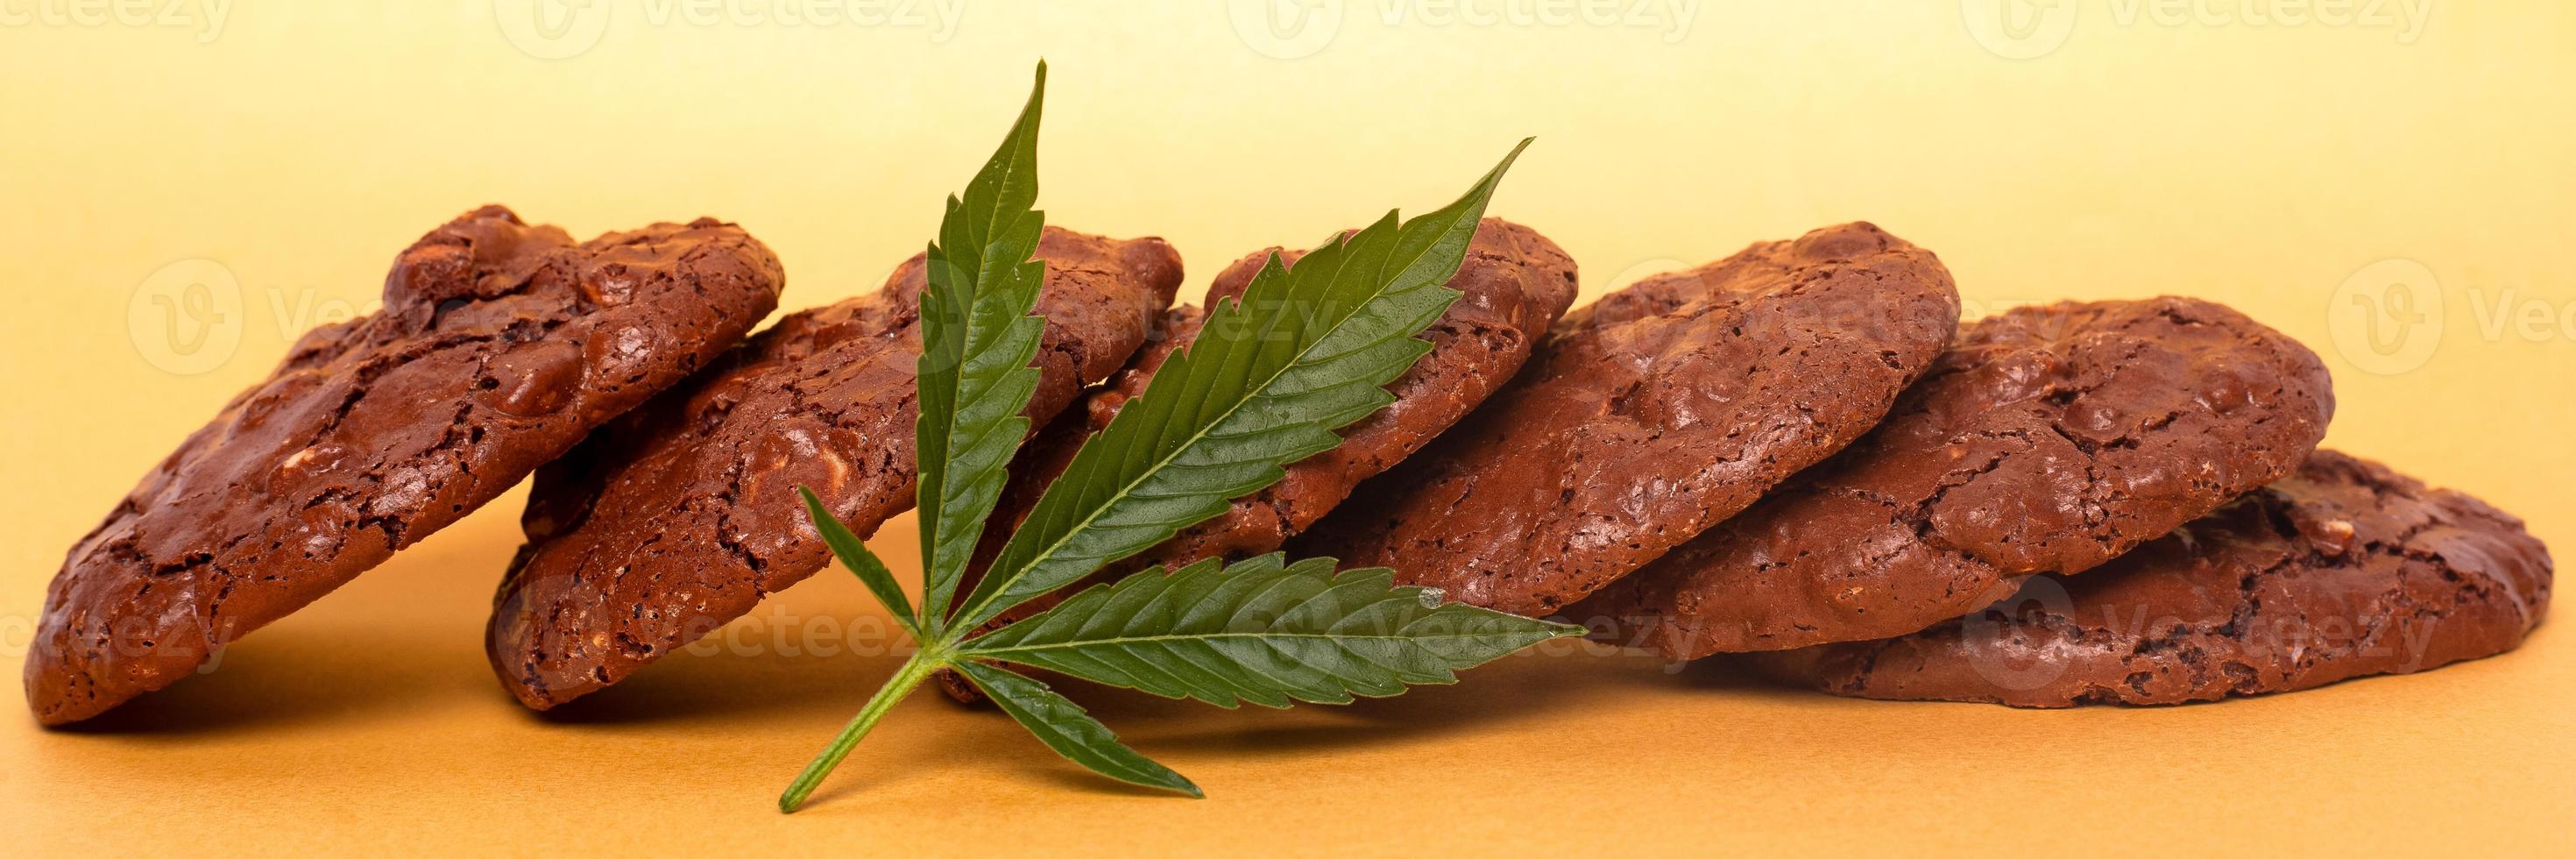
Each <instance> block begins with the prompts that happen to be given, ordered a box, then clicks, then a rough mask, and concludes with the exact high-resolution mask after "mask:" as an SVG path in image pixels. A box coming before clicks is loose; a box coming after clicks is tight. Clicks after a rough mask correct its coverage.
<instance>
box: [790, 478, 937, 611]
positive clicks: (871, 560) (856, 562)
mask: <svg viewBox="0 0 2576 859" xmlns="http://www.w3.org/2000/svg"><path fill="white" fill-rule="evenodd" d="M796 492H797V494H799V495H803V496H805V513H806V515H808V516H812V517H813V518H814V530H816V531H819V532H822V534H823V545H826V546H830V547H832V555H833V557H837V558H840V559H841V566H844V567H848V568H850V572H851V573H852V574H854V575H857V576H858V577H859V581H860V582H861V583H863V584H866V585H867V586H868V592H869V593H873V594H876V595H877V601H878V602H882V603H885V606H886V609H887V610H888V611H891V612H893V613H894V619H895V622H896V623H900V624H903V628H904V629H905V630H907V631H910V632H911V633H912V634H913V635H916V636H918V635H920V634H921V621H920V620H919V619H917V618H915V617H914V616H913V613H912V602H911V601H910V600H906V599H904V598H903V585H901V584H897V583H896V582H895V580H894V573H893V571H890V570H887V569H886V565H885V562H884V561H881V560H877V553H875V552H871V551H868V544H866V543H862V542H859V535H857V534H853V533H850V526H848V525H844V524H841V520H840V517H837V516H834V515H832V511H829V510H825V509H823V499H820V498H816V497H814V490H811V489H807V488H805V487H802V486H799V487H796Z"/></svg>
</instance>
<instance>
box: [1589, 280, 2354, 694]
mask: <svg viewBox="0 0 2576 859" xmlns="http://www.w3.org/2000/svg"><path fill="white" fill-rule="evenodd" d="M2333 411H2334V399H2333V394H2332V388H2331V385H2330V383H2329V382H2328V380H2327V378H2326V371H2325V367H2324V365H2322V364H2320V363H2318V361H2317V357H2316V355H2314V354H2313V353H2310V352H2309V351H2308V350H2307V349H2306V348H2305V347H2302V346H2300V345H2299V344H2298V343H2297V342H2296V341H2293V340H2291V339H2290V338H2288V337H2285V336H2282V335H2281V334H2280V333H2279V332H2276V331H2273V330H2272V329H2270V328H2266V327H2264V326H2263V325H2262V324H2260V323H2257V322H2255V321H2253V320H2251V319H2247V318H2245V316H2244V315H2243V314H2239V313H2237V312H2235V311H2233V310H2229V309H2227V308H2225V307H2222V306H2219V305H2216V304H2211V303H2209V302H2205V301H2198V300H2193V299H2186V298H2158V299H2152V300H2147V301H2110V302H2093V303H2065V304H2055V305H2049V306H2045V307H2024V308H2020V309H2016V310H2014V311H2012V312H2010V313H2006V314H2003V315H2000V316H1995V317H1990V318H1987V319H1984V320H1982V321H1979V322H1978V323H1977V324H1975V325H1974V326H1972V327H1971V328H1970V329H1969V331H1968V333H1967V335H1966V336H1965V337H1963V338H1962V339H1961V342H1960V343H1959V344H1958V345H1957V346H1956V347H1954V348H1952V349H1951V350H1950V351H1949V352H1948V353H1946V354H1944V355H1943V356H1942V357H1941V360H1940V361H1939V362H1938V363H1937V364H1935V365H1934V367H1933V369H1932V372H1931V373H1930V374H1929V375H1927V376H1925V377H1924V379H1923V381H1922V382H1920V383H1917V384H1916V385H1915V386H1914V387H1913V388H1912V389H1909V390H1907V391H1906V392H1905V396H1904V399H1903V401H1902V402H1900V403H1899V404H1898V405H1897V407H1896V409H1895V410H1894V411H1892V412H1890V413H1889V415H1888V418H1887V421H1886V422H1885V423H1883V424H1880V425H1879V427H1878V429H1876V430H1873V431H1872V432H1871V433H1870V434H1869V437H1867V438H1864V439H1862V440H1861V441H1860V442H1859V443H1857V444H1854V445H1852V447H1851V449H1850V450H1846V451H1844V452H1843V453H1842V454H1840V455H1838V456H1835V457H1834V458H1833V459H1831V460H1828V461H1827V462H1825V463H1824V464H1823V465H1820V466H1817V467H1816V468H1815V469H1813V470H1811V471H1809V472H1807V473H1805V474H1801V475H1799V476H1798V479H1796V480H1793V481H1791V482H1789V483H1788V484H1787V485H1784V486H1783V487H1781V489H1780V490H1779V491H1777V492H1774V493H1772V495H1771V496H1770V497H1767V498H1764V499H1763V500H1762V503H1760V504H1757V505H1755V506H1754V507H1753V509H1751V510H1747V511H1745V513H1744V515H1741V516H1737V517H1735V518H1734V519H1731V520H1728V521H1727V522H1725V523H1723V524H1721V525H1719V526H1717V527H1716V528H1712V529H1710V530H1709V532H1708V533H1706V534H1702V535H1700V536H1699V537H1698V538H1697V539H1694V540H1692V541H1690V542H1689V543H1686V544H1684V545H1683V546H1682V547H1681V548H1678V549H1675V550H1673V552H1672V553H1671V554H1668V555H1665V556H1664V557H1663V558H1661V559H1659V560H1657V561H1656V562H1655V563H1653V564H1650V565H1647V567H1646V568H1645V569H1643V570H1639V571H1638V572H1637V574H1636V575H1634V576H1630V577H1629V578H1628V579H1627V580H1625V581H1622V582H1620V583H1619V584H1618V585H1616V586H1614V587H1612V588H1609V589H1607V590H1605V591H1603V592H1602V593H1601V594H1598V595H1596V596H1595V597H1594V598H1592V599H1591V600H1588V601H1586V602H1585V603H1583V604H1581V605H1578V606H1576V607H1575V608H1574V609H1572V610H1570V611H1568V612H1567V615H1568V616H1569V617H1571V618H1573V619H1575V620H1577V621H1579V622H1583V623H1587V624H1592V625H1594V626H1595V627H1596V629H1601V630H1604V631H1602V632H1601V633H1600V634H1601V636H1602V637H1603V638H1606V639H1610V640H1614V641H1618V642H1621V643H1629V644H1639V645H1642V646H1645V647H1648V648H1651V649H1653V650H1655V651H1657V652H1659V653H1662V654H1663V655H1665V656H1669V657H1673V658H1678V659H1688V658H1696V657H1699V656H1704V655H1707V654H1709V653H1716V652H1727V651H1750V650H1784V649H1788V648H1792V647H1804V646H1807V645H1811V644H1821V643H1825V642H1832V641H1857V640H1863V639H1872V638H1884V637H1887V636H1891V635H1902V634H1904V633H1908V632H1913V631H1915V630H1918V629H1922V628H1924V627H1927V626H1931V625H1932V624H1935V623H1939V622H1941V621H1944V620H1948V619H1951V618H1955V617H1959V616H1961V615H1964V614H1967V613H1968V612H1970V611H1974V610H1976V609H1977V608H1979V607H1981V606H1984V605H1986V604H1988V603H1992V602H1994V601H1995V600H1997V599H2000V598H2002V597H2003V596H2005V595H2007V594H2010V593H2012V592H2013V588H2014V587H2015V586H2017V584H2018V580H2019V579H2020V578H2021V577H2023V576H2027V575H2030V574H2033V573H2043V572H2049V573H2074V572H2080V571H2083V570H2086V569H2089V568H2092V567H2093V566H2095V565H2098V564H2101V563H2102V562H2104V561H2108V560H2110V559H2111V558H2114V557H2117V556H2118V555H2119V554H2120V553H2122V552H2126V551H2128V550H2129V549H2130V548H2131V547H2134V546H2137V545H2138V544H2140V543H2143V542H2146V541H2148V540H2151V539H2154V538H2156V537H2159V536H2162V535H2163V534H2164V533H2165V532H2167V531H2171V530H2173V529H2174V528H2175V527H2177V526H2180V525H2181V524H2182V523H2184V522H2187V521H2190V520H2192V519H2194V518H2197V517H2199V516H2200V515H2201V514H2204V513H2207V512H2209V511H2211V510H2214V509H2216V508H2217V507H2218V506H2219V505H2220V504H2224V503H2226V502H2227V501H2228V500H2229V499H2232V498H2235V497H2236V496H2237V495H2240V494H2243V493H2244V492H2246V491H2248V490H2251V489H2254V488H2255V487H2259V486H2262V485H2264V484H2267V483H2270V482H2272V481H2273V480H2275V479H2278V478H2280V477H2281V476H2282V475H2285V474H2288V473H2289V472H2290V470H2291V469H2293V468H2295V467H2297V465H2298V463H2299V461H2300V460H2302V459H2305V458H2306V457H2307V455H2308V452H2309V451H2310V450H2312V449H2314V448H2315V447H2316V444H2317V441H2318V440H2319V439H2320V438H2323V437H2324V435H2325V431H2326V421H2327V419H2328V418H2329V417H2330V416H2331V415H2332V414H2333Z"/></svg>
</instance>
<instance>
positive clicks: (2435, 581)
mask: <svg viewBox="0 0 2576 859" xmlns="http://www.w3.org/2000/svg"><path fill="white" fill-rule="evenodd" d="M2553 578H2554V574H2553V570H2552V564H2551V561H2550V558H2549V552H2548V549H2547V547H2545V546H2543V545H2541V543H2540V541H2539V540H2538V539H2535V538H2533V537H2532V536H2531V535H2530V534H2528V533H2525V532H2524V530H2523V527H2522V521H2521V520H2519V519H2516V518H2514V517H2513V516H2511V515H2509V514H2506V513H2504V512H2502V511H2499V510H2496V509H2495V508H2493V507H2489V506H2487V505H2486V504H2485V503H2484V502H2481V501H2479V500H2478V499H2476V498H2472V497H2470V496H2468V495H2465V494H2462V493H2459V492H2454V491H2451V490H2447V489H2428V488H2426V487H2425V486H2424V484H2422V483H2420V482H2418V481H2416V480H2414V479H2412V478H2408V477H2405V476H2402V475H2399V474H2397V473H2395V472H2393V471H2391V470H2389V469H2388V467H2386V466H2383V465H2380V464H2379V463H2376V462H2370V461H2368V460H2363V459H2359V458H2355V457H2351V456H2346V455H2343V454H2340V453H2336V452H2333V451H2323V450H2321V451H2318V452H2317V453H2316V454H2315V455H2314V456H2312V457H2310V458H2309V459H2308V461H2307V463H2306V464H2304V465H2302V466H2300V468H2299V470H2298V472H2297V473H2296V474H2294V475H2292V476H2290V477H2288V478H2286V479H2283V480H2281V481H2280V482H2278V483H2275V484H2273V485H2272V486H2270V487H2268V488H2265V489H2261V490H2256V491H2255V492H2253V493H2250V494H2248V495H2246V496H2244V497H2243V498H2240V499H2238V500H2236V501H2235V502H2232V503H2230V504H2229V505H2227V506H2226V507H2224V508H2222V509H2220V510H2219V511H2218V512H2216V513H2212V514H2210V515H2208V516H2205V517H2202V518H2200V519H2198V520H2195V521H2193V522H2191V523H2190V524H2188V525H2185V526H2183V527H2182V529H2181V530H2179V531H2176V532H2175V533H2173V534H2171V535H2169V536H2166V537H2164V538H2162V539H2158V540H2156V541H2153V542H2151V543H2148V544H2147V545H2145V546H2141V547H2139V548H2138V550H2137V551H2134V552H2131V553H2129V554H2127V555H2123V556H2121V557H2120V558H2119V559H2117V560H2114V561H2112V562H2111V563H2109V564H2107V565H2104V566H2103V567H2102V568H2100V569H2097V570H2094V571H2093V572H2090V573H2086V574H2084V575H2081V576H2074V577H2067V578H2061V577H2057V576H2038V577H2033V578H2031V579H2030V580H2029V581H2028V582H2026V583H2025V584H2024V585H2023V587H2022V589H2021V590H2020V592H2018V593H2017V594H2015V595H2014V596H2013V597H2012V598H2010V599H2008V600H2006V601H2005V602H2003V603H2000V604H1997V605H1995V606H1993V607H1990V608H1988V609H1986V610H1984V611H1982V612H1978V613H1976V614H1974V615H1970V616H1968V617H1965V618H1960V619H1956V620H1952V621H1948V622H1945V623H1942V624H1940V625H1938V626H1935V627H1933V628H1931V629H1928V630H1924V631H1921V632H1917V633H1913V634H1910V635H1904V636H1898V637H1896V638H1892V639H1886V640H1881V641H1866V642H1847V643H1841V644H1830V645H1824V646H1820V647H1810V648H1803V649H1799V650H1790V651H1782V652H1777V653H1761V654H1754V655H1752V656H1749V657H1747V659H1748V661H1750V662H1751V663H1752V664H1753V665H1754V666H1756V667H1757V669H1758V670H1760V671H1762V672H1763V673H1766V674H1769V675H1772V676H1774V677H1777V678H1779V679H1782V680H1785V681H1787V682H1791V683H1796V684H1800V685H1811V686H1815V687H1817V688H1819V689H1823V690H1825V691H1828V692H1832V693H1834V694H1838V695H1848V696H1855V697H1865V698H1884V699H1898V700H1945V701H1982V702H1990V703H1998V704H2007V705H2011V706H2016V707H2069V706H2076V705H2080V704H2094V703H2118V704H2178V703H2183V702H2188V701H2214V700H2218V699H2220V698H2224V697H2227V696H2230V695H2255V694H2261V693H2266V692H2285V691H2291V690H2297V689H2309V688H2314V687H2317V686H2323V685H2325V684H2328V683H2333V682H2336V681H2339V680H2345V679H2349V678H2354V677H2362V676H2367V675H2372V674H2404V673H2411V672H2415V671H2423V670H2427V669H2431V668H2436V667H2440V666H2442V665H2447V664H2450V663H2453V662H2458V661H2462V660H2467V659H2478V658H2482V657H2486V656H2493V655H2495V654H2498V653H2502V652H2505V651H2507V650H2511V649H2513V648H2514V647H2515V646H2517V645H2519V644H2521V643H2522V641H2523V639H2524V637H2525V636H2527V635H2528V634H2529V633H2530V632H2531V630H2532V629H2533V628H2534V627H2536V626H2538V625H2539V623H2540V621H2541V619H2542V616H2543V615H2545V614H2546V613H2547V612H2548V610H2549V594H2550V588H2551V584H2552V580H2553Z"/></svg>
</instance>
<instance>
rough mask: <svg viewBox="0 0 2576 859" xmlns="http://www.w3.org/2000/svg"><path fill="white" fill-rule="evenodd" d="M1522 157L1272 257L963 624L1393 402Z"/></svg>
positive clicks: (1147, 540)
mask: <svg viewBox="0 0 2576 859" xmlns="http://www.w3.org/2000/svg"><path fill="white" fill-rule="evenodd" d="M1528 146H1529V141H1526V140H1524V141H1521V144H1520V146H1517V147H1514V148H1513V149H1512V152H1511V154H1510V155H1507V156H1504V158H1503V162H1502V163H1501V164H1497V165H1495V166H1494V169H1493V170H1492V171H1491V172H1488V173H1486V174H1485V177H1484V179H1483V180H1481V181H1479V182H1477V183H1476V186H1475V187H1474V188H1473V189H1471V190H1469V191H1468V192H1467V195H1466V196H1464V197H1460V198H1459V199H1458V201H1457V202H1455V203H1451V204H1449V205H1448V206H1447V207H1445V208H1442V209H1440V210H1438V211H1435V212H1432V213H1430V214H1427V215H1423V216H1421V217H1418V218H1414V219H1413V220H1411V221H1407V222H1404V223H1403V224H1402V225H1401V226H1398V225H1397V222H1396V214H1395V213H1394V212H1392V211H1389V212H1387V213H1386V216H1385V217H1383V218H1380V219H1378V221H1377V223H1374V224H1371V225H1369V226H1368V227H1367V228H1365V229H1362V230H1360V231H1359V232H1358V233H1356V234H1353V235H1352V236H1350V237H1349V238H1348V239H1346V240H1342V241H1327V242H1325V243H1324V244H1323V246H1321V247H1318V248H1316V249H1315V250H1314V251H1313V252H1311V253H1309V254H1307V255H1306V256H1305V257H1304V258H1303V259H1300V260H1298V261H1297V267H1296V268H1294V269H1290V268H1287V267H1286V266H1284V265H1281V264H1280V262H1279V257H1278V255H1276V254H1273V255H1272V256H1271V258H1270V260H1269V261H1268V262H1266V263H1264V264H1263V265H1262V267H1261V271H1260V273H1259V274H1256V275H1254V276H1253V279H1252V283H1251V284H1250V285H1249V286H1247V287H1246V288H1245V289H1244V292H1243V296H1242V298H1241V299H1240V300H1238V301H1231V302H1228V301H1220V302H1217V303H1216V306H1215V307H1213V308H1211V309H1210V311H1209V313H1208V317H1207V321H1206V322H1205V323H1204V324H1203V325H1202V326H1201V327H1200V329H1199V331H1200V333H1199V337H1198V340H1197V341H1196V342H1194V343H1192V344H1191V346H1190V348H1189V349H1188V350H1186V351H1184V352H1182V353H1181V354H1179V355H1176V356H1173V357H1172V358H1171V359H1170V360H1169V361H1168V362H1166V363H1165V364H1164V365H1163V367H1162V369H1160V370H1157V371H1155V373H1154V378H1153V381H1151V382H1148V383H1147V384H1146V386H1145V393H1144V394H1142V395H1140V396H1138V397H1137V398H1136V400H1135V401H1133V402H1130V403H1128V404H1127V405H1126V406H1124V407H1122V408H1120V409H1119V410H1118V416H1117V417H1115V418H1111V419H1110V421H1109V426H1107V427H1104V428H1102V429H1101V431H1100V433H1099V434H1098V435H1095V436H1093V437H1092V438H1091V440H1090V441H1088V442H1085V443H1084V444H1083V446H1082V449H1081V450H1080V451H1078V452H1076V453H1075V454H1074V457H1073V462H1072V463H1071V464H1070V465H1067V466H1066V467H1065V470H1064V474H1063V476H1061V477H1059V478H1057V479H1056V481H1055V483H1054V484H1052V485H1050V486H1048V487H1047V489H1046V491H1045V492H1044V493H1042V494H1040V495H1039V496H1038V502H1037V505H1036V506H1034V507H1032V508H1030V510H1029V515H1028V517H1027V518H1026V519H1024V520H1022V521H1021V524H1020V528H1019V530H1018V531H1017V532H1015V533H1013V534H1012V535H1011V538H1010V539H1009V541H1007V542H1005V543H1004V544H1003V546H1002V551H1001V554H1000V555H999V556H997V557H996V558H995V559H994V561H993V564H992V565H991V566H990V567H989V568H987V569H986V571H985V573H984V577H983V579H982V580H981V581H978V582H977V583H976V585H975V590H974V592H973V593H972V594H970V595H968V596H967V598H966V600H965V601H964V602H963V603H961V604H960V605H959V607H958V621H957V624H958V625H959V626H962V627H966V628H973V627H974V626H975V625H977V624H980V623H983V622H984V621H987V620H991V619H992V618H993V617H994V616H995V615H998V614H1001V613H1002V612H1004V611H1008V610H1010V608H1011V607H1012V606H1015V605H1018V604H1020V603H1023V602H1027V601H1028V600H1029V599H1031V598H1033V597H1036V596H1039V595H1042V594H1046V593H1049V592H1052V591H1054V590H1056V589H1057V588H1061V587H1064V586H1065V585H1068V584H1072V583H1073V582H1074V581H1076V580H1078V579H1081V578H1082V577H1083V576H1086V575H1089V574H1090V573H1091V572H1092V571H1093V570H1097V569H1099V568H1100V567H1102V566H1103V565H1106V564H1108V563H1111V562H1113V561H1116V560H1118V559H1120V558H1124V557H1126V556H1128V555H1133V554H1135V553H1137V552H1141V551H1144V550H1145V549H1146V548H1148V547H1151V546H1153V545H1154V544H1156V543H1160V542H1162V541H1163V540H1165V539H1168V538H1170V537H1171V536H1172V535H1173V534H1175V533H1178V532H1179V531H1180V529H1182V528H1186V527H1189V526H1191V525H1193V524H1196V523H1198V522H1200V521H1203V520H1205V519H1208V518H1209V517H1213V516H1215V515H1217V514H1219V513H1222V512H1225V506H1226V502H1227V501H1229V500H1231V499H1233V498H1235V497H1237V496H1241V495H1245V494H1249V493H1252V492H1255V491H1258V490H1260V489H1261V488H1262V487H1265V486H1269V485H1270V484H1272V483H1276V482H1278V481H1279V479H1280V478H1281V477H1282V476H1284V475H1285V473H1286V472H1285V471H1284V470H1283V466H1285V465H1287V464H1288V463H1291V462H1295V461H1297V460H1300V459H1304V458H1306V457H1308V456H1312V455H1314V454H1317V453H1321V452H1323V451H1325V450H1329V449H1331V448H1332V447H1333V446H1334V445H1337V444H1340V443H1341V437H1340V436H1336V435H1334V434H1333V430H1335V429H1338V428H1340V427H1341V426H1343V425H1345V424H1348V423H1351V422H1352V421H1356V420H1359V419H1360V418H1363V417H1366V416H1368V414H1369V413H1370V412H1374V411H1377V410H1378V409H1379V408H1380V407H1383V406H1385V405H1386V404H1387V403H1389V402H1393V401H1394V399H1395V395H1393V394H1389V393H1387V391H1386V388H1385V387H1384V386H1385V385H1386V383H1388V382H1391V381H1394V380H1395V377H1397V376H1400V375H1403V374H1404V371H1405V370H1406V369H1407V368H1409V367H1412V366H1413V362H1414V361H1415V360H1417V359H1419V358H1421V357H1422V355H1423V353H1425V352H1428V351H1430V349H1431V344H1430V343H1428V342H1425V341H1423V340H1420V339H1417V338H1415V337H1414V336H1413V335H1415V334H1417V333H1419V332H1421V331H1422V329H1423V328H1425V327H1428V326H1429V325H1430V324H1431V323H1432V321H1433V320H1436V319H1438V318H1440V314H1441V313H1442V312H1444V311H1446V310H1448V309H1449V304H1450V303H1451V302H1453V301H1456V300H1457V299H1458V292H1457V291H1456V290H1453V289H1450V288H1448V287H1446V286H1443V285H1442V284H1443V283H1444V282H1446V281H1447V280H1448V279H1449V277H1450V275H1453V274H1456V273H1457V272H1458V265H1459V263H1460V262H1461V261H1462V260H1464V259H1465V258H1466V253H1467V244H1468V242H1469V241H1470V240H1472V239H1473V238H1474V237H1475V234H1476V222H1477V220H1478V219H1480V218H1482V217H1483V216H1484V213H1485V201H1486V200H1487V199H1489V198H1490V197H1491V196H1492V195H1493V192H1494V186H1495V185H1497V184H1498V183H1500V182H1501V181H1502V177H1503V171H1505V170H1508V169H1510V168H1511V164H1512V161H1513V160H1514V159H1516V158H1518V157H1520V153H1521V149H1523V148H1526V147H1528Z"/></svg>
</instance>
